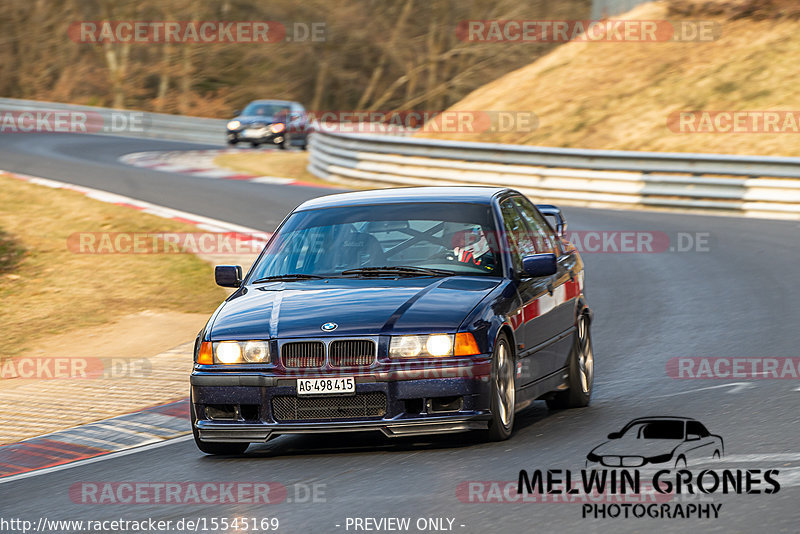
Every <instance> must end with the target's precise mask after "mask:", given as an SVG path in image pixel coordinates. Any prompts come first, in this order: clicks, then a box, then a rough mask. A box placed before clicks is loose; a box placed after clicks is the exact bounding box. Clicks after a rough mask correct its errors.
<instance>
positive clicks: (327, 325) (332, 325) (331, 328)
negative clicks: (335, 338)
mask: <svg viewBox="0 0 800 534" xmlns="http://www.w3.org/2000/svg"><path fill="white" fill-rule="evenodd" d="M338 327H339V325H338V324H336V323H325V324H324V325H322V326H320V328H322V330H324V331H325V332H333V331H334V330H336V329H337V328H338Z"/></svg>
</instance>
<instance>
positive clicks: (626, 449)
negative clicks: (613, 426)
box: [586, 416, 725, 469]
mask: <svg viewBox="0 0 800 534" xmlns="http://www.w3.org/2000/svg"><path fill="white" fill-rule="evenodd" d="M724 453H725V450H724V446H723V441H722V437H721V436H718V435H716V434H712V433H710V432H709V431H708V430H707V429H706V427H705V425H703V424H702V423H700V421H697V420H695V419H692V418H690V417H672V416H665V417H642V418H639V419H634V420H633V421H631V422H629V423H628V424H627V425H625V426H624V427H623V428H622V430H620V431H619V432H612V433H611V434H609V435H608V441H606V442H604V443H601V444H600V445H598V446H596V447H595V448H594V449H592V450H591V452H590V453H589V454H588V455H587V456H586V466H587V467H591V466H598V465H601V466H605V467H642V466H645V465H656V464H667V465H668V466H669V467H675V468H676V469H679V468H685V467H687V464H691V463H698V462H701V463H702V462H705V461H708V460H719V459H721V458H722V456H723V454H724Z"/></svg>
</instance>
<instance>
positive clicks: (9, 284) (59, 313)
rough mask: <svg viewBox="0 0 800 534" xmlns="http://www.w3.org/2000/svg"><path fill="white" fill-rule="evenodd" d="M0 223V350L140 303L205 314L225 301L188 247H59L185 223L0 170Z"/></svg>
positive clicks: (106, 319) (14, 349)
mask: <svg viewBox="0 0 800 534" xmlns="http://www.w3.org/2000/svg"><path fill="white" fill-rule="evenodd" d="M0 228H2V230H3V232H4V233H3V234H0V258H1V259H0V300H2V302H3V306H2V311H0V315H2V317H0V321H1V322H2V324H3V331H4V343H3V346H4V348H3V349H0V355H7V354H8V353H9V352H10V353H13V354H18V353H20V352H22V351H23V350H24V349H25V348H27V347H29V346H31V345H34V344H39V345H41V344H42V343H43V342H45V341H46V340H47V338H49V337H50V336H52V335H54V334H60V333H64V332H68V331H70V330H76V329H79V328H84V327H88V326H93V325H101V324H106V323H110V322H113V321H115V320H116V319H118V318H120V317H123V316H125V315H128V314H131V313H137V312H140V311H142V310H154V311H155V310H165V311H178V312H187V313H210V312H211V311H213V310H214V308H215V307H216V306H217V305H218V304H219V303H220V302H221V301H222V300H223V299H224V298H225V292H224V290H223V289H222V288H219V287H217V286H216V285H214V277H213V271H212V268H211V266H210V265H208V264H207V263H206V262H204V261H202V260H200V259H199V258H197V257H196V256H194V255H191V254H80V253H76V252H72V251H70V250H69V249H68V248H67V242H68V238H69V237H70V236H71V235H73V234H75V233H77V232H165V231H169V232H193V231H196V228H195V227H194V226H191V225H187V224H183V223H178V222H175V221H170V220H166V219H162V218H159V217H155V216H153V215H148V214H144V213H140V212H138V211H136V210H132V209H130V208H127V207H123V206H115V205H113V204H106V203H103V202H98V201H96V200H92V199H90V198H88V197H86V196H84V195H82V194H80V193H76V192H73V191H66V190H61V189H50V188H47V187H42V186H40V185H34V184H29V183H26V182H22V181H19V180H16V179H13V178H11V177H9V176H6V175H0ZM23 251H24V252H23ZM9 348H11V350H9Z"/></svg>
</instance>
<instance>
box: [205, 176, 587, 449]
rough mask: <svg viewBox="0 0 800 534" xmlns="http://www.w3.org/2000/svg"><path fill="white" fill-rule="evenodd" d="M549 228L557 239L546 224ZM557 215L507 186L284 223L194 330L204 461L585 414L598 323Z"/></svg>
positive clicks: (348, 205) (344, 208) (359, 201)
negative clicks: (538, 409)
mask: <svg viewBox="0 0 800 534" xmlns="http://www.w3.org/2000/svg"><path fill="white" fill-rule="evenodd" d="M551 221H552V224H551ZM565 228H566V223H565V221H564V218H563V216H562V214H561V212H560V210H559V209H558V208H556V207H555V206H551V205H538V206H537V205H534V204H532V203H531V202H530V201H529V200H528V199H527V198H526V197H524V196H523V195H522V194H520V193H518V192H516V191H514V190H511V189H504V188H488V187H419V188H404V189H385V190H377V191H363V192H355V193H344V194H338V195H330V196H324V197H320V198H316V199H313V200H310V201H308V202H305V203H303V204H301V205H300V206H298V207H297V208H296V209H295V210H294V211H293V212H292V213H291V214H289V216H288V217H287V218H286V219H285V220H284V221H283V223H282V224H281V225H280V227H279V228H278V229H277V231H276V232H275V233H274V234H273V236H272V237H271V239H270V240H269V243H268V244H267V245H266V247H265V248H264V250H263V251H262V252H261V254H260V255H259V257H258V259H257V260H256V262H255V263H254V264H253V266H252V268H251V269H250V271H249V272H248V273H247V274H246V275H245V276H242V269H241V267H239V266H235V265H221V266H217V268H216V272H215V275H216V281H217V283H218V284H220V285H222V286H226V287H234V288H236V290H235V292H234V293H233V294H232V295H231V296H230V297H229V298H228V299H226V300H225V302H223V303H222V304H221V305H220V306H219V308H217V310H216V311H215V312H214V314H213V315H212V316H211V318H210V319H209V321H208V323H207V324H206V326H205V327H204V328H203V330H202V331H201V332H200V334H199V335H198V337H197V341H196V343H195V350H194V369H193V371H192V375H191V386H192V387H191V418H192V429H193V431H194V437H195V441H196V443H197V446H198V447H199V448H200V450H202V451H203V452H206V453H210V454H238V453H242V452H244V450H245V449H246V448H247V447H248V444H249V443H254V442H255V443H263V442H265V441H266V440H268V439H270V438H271V437H273V436H277V435H280V434H292V433H314V432H342V431H380V432H382V433H383V434H385V435H386V436H389V437H394V436H411V435H419V434H436V433H446V432H461V431H466V430H474V431H478V432H482V433H483V434H484V435H485V437H486V438H487V439H490V440H503V439H507V438H508V437H509V436H510V435H511V432H512V430H513V428H514V417H515V413H516V412H518V411H519V410H522V409H524V408H526V407H527V406H529V405H530V404H531V403H532V402H533V401H535V400H538V399H543V400H546V401H547V404H548V406H549V407H550V408H551V409H558V408H568V407H578V406H586V405H587V404H588V403H589V399H590V397H591V393H592V381H593V375H594V373H593V363H594V360H593V355H592V342H591V337H590V329H589V326H590V323H591V318H592V314H591V312H590V310H589V308H588V305H587V303H586V299H585V297H584V284H583V280H584V270H583V262H582V261H581V258H580V256H579V254H578V253H577V251H576V249H575V247H574V246H572V245H571V244H570V243H569V242H567V241H566V240H565V238H564V235H565Z"/></svg>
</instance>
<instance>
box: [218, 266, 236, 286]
mask: <svg viewBox="0 0 800 534" xmlns="http://www.w3.org/2000/svg"><path fill="white" fill-rule="evenodd" d="M214 280H215V281H216V282H217V285H218V286H222V287H239V286H240V285H242V266H241V265H217V266H216V267H214Z"/></svg>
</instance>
